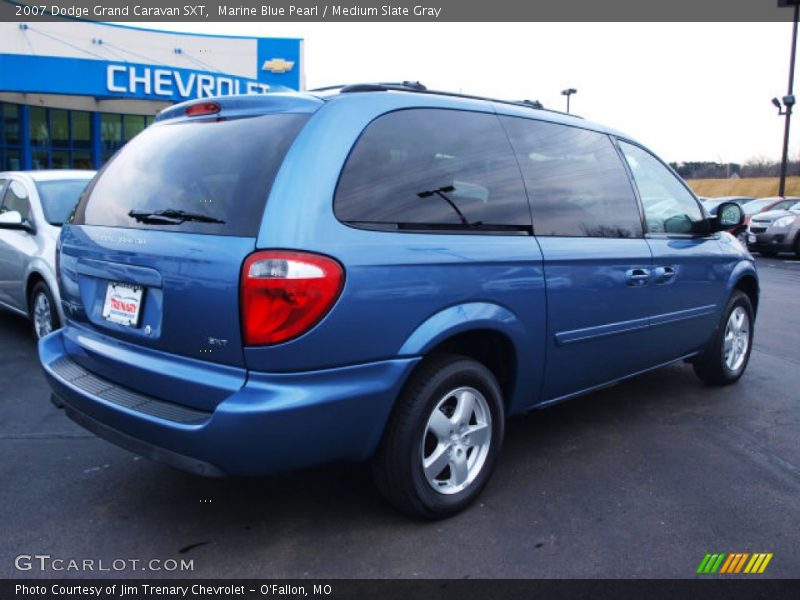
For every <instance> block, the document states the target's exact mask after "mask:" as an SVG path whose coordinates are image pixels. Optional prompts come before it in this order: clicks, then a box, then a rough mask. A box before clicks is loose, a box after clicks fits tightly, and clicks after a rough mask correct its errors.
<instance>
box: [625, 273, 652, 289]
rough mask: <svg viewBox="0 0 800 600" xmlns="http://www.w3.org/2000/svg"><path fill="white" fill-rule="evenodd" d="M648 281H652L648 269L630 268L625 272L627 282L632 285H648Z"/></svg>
mask: <svg viewBox="0 0 800 600" xmlns="http://www.w3.org/2000/svg"><path fill="white" fill-rule="evenodd" d="M648 281H650V271H649V270H648V269H629V270H628V271H626V272H625V282H626V283H627V284H628V285H630V286H642V285H647V282H648Z"/></svg>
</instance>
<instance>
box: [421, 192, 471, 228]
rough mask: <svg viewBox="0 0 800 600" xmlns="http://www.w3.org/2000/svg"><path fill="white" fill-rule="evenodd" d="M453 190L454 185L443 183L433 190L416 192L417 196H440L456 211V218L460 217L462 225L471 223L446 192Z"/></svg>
mask: <svg viewBox="0 0 800 600" xmlns="http://www.w3.org/2000/svg"><path fill="white" fill-rule="evenodd" d="M454 191H456V188H455V187H453V186H452V185H445V186H443V187H440V188H436V189H435V190H424V191H422V192H417V196H419V197H420V198H430V197H431V196H439V198H441V199H442V200H444V201H445V202H447V204H449V205H450V208H452V209H453V210H454V211H456V214H457V215H458V218H459V219H461V224H462V225H467V226H471V225H472V223H470V222H469V221H468V220H467V217H465V216H464V213H463V212H461V209H460V208H458V205H457V204H456V203H455V202H453V201H452V200H451V199H450V197H449V196H447V194H449V193H450V192H454Z"/></svg>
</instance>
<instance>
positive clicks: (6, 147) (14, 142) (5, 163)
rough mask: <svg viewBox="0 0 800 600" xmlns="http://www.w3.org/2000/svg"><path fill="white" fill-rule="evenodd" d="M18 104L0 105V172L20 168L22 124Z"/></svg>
mask: <svg viewBox="0 0 800 600" xmlns="http://www.w3.org/2000/svg"><path fill="white" fill-rule="evenodd" d="M21 112H22V111H21V107H20V105H19V104H8V103H4V102H3V103H0V170H3V171H18V170H20V169H21V168H22V136H21V133H20V127H21V123H22V114H21Z"/></svg>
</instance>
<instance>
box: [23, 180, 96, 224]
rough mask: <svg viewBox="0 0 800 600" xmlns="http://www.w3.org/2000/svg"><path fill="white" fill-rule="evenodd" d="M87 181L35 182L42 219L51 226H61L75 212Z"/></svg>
mask: <svg viewBox="0 0 800 600" xmlns="http://www.w3.org/2000/svg"><path fill="white" fill-rule="evenodd" d="M89 181H90V180H89V179H64V180H59V181H37V182H36V189H37V190H38V191H39V200H41V202H42V210H43V211H44V218H45V219H47V222H48V223H50V224H51V225H62V224H63V223H64V221H66V220H67V218H68V217H69V216H70V214H72V211H73V210H75V204H77V202H78V198H80V196H81V194H82V193H83V190H85V189H86V185H87V184H88V183H89Z"/></svg>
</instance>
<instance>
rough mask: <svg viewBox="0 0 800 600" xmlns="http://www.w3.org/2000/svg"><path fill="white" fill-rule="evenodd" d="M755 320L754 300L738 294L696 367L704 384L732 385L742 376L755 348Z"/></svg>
mask: <svg viewBox="0 0 800 600" xmlns="http://www.w3.org/2000/svg"><path fill="white" fill-rule="evenodd" d="M753 316H754V315H753V304H752V303H751V302H750V298H749V297H748V296H747V294H745V293H744V292H741V291H739V290H735V291H734V292H733V294H731V297H730V299H729V300H728V305H727V306H726V307H725V312H724V313H723V316H722V321H721V323H720V326H719V327H718V328H717V331H716V333H715V334H714V339H713V340H712V342H711V345H710V346H709V347H708V348H707V349H706V351H705V352H704V353H703V354H702V355H701V356H700V357H699V358H698V359H697V360H696V361H695V363H694V371H695V373H697V376H698V377H699V378H700V379H701V380H702V381H703V383H706V384H708V385H728V384H731V383H735V382H736V381H738V380H739V378H740V377H741V376H742V374H743V373H744V371H745V369H746V368H747V363H748V362H749V361H750V352H751V351H752V348H753Z"/></svg>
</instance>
